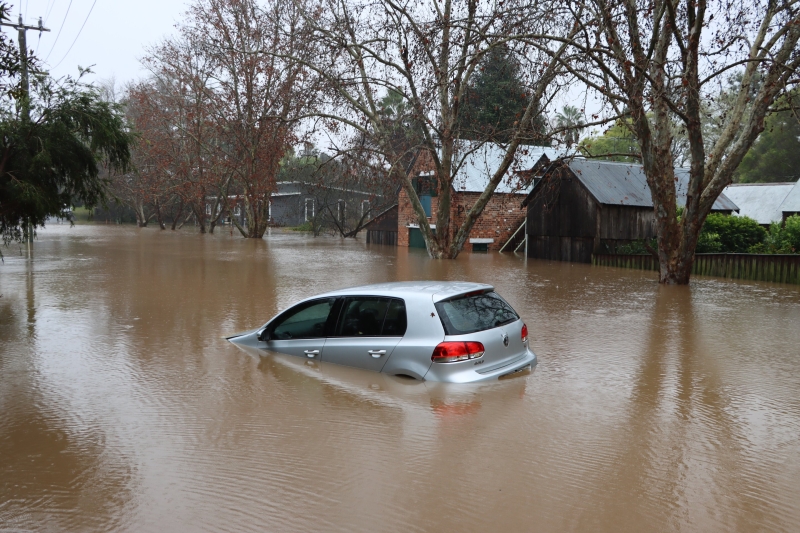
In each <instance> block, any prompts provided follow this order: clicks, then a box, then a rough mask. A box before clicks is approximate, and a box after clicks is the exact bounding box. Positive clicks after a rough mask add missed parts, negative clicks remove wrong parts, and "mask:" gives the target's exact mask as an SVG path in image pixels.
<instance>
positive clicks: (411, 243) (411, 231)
mask: <svg viewBox="0 0 800 533" xmlns="http://www.w3.org/2000/svg"><path fill="white" fill-rule="evenodd" d="M432 231H433V234H434V235H436V229H435V228H432ZM408 247H409V248H423V249H425V248H427V246H425V237H423V236H422V230H420V229H419V228H408Z"/></svg>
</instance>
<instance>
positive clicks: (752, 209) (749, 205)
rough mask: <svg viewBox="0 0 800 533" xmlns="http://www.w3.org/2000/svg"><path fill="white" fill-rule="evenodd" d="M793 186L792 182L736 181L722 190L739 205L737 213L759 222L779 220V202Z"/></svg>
mask: <svg viewBox="0 0 800 533" xmlns="http://www.w3.org/2000/svg"><path fill="white" fill-rule="evenodd" d="M792 187H794V183H746V184H745V183H736V184H734V185H728V186H727V187H725V190H724V191H723V192H724V193H725V196H727V197H728V198H730V199H731V200H732V201H733V202H734V203H735V204H736V205H738V206H739V215H740V216H747V217H750V218H752V219H753V220H755V221H756V222H758V223H759V224H771V223H773V222H780V221H781V219H782V218H783V215H782V213H781V209H780V207H781V203H783V201H784V200H785V199H786V195H787V194H789V191H791V190H792Z"/></svg>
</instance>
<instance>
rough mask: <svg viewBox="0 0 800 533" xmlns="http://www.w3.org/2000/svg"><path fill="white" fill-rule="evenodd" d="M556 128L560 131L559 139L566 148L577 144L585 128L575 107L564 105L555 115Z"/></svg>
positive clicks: (580, 112)
mask: <svg viewBox="0 0 800 533" xmlns="http://www.w3.org/2000/svg"><path fill="white" fill-rule="evenodd" d="M556 127H557V128H558V129H559V130H562V131H561V139H562V140H563V141H564V143H565V144H566V145H567V148H569V147H571V146H572V145H573V144H575V143H576V142H578V139H579V138H580V135H581V132H582V131H583V130H584V129H585V128H586V126H585V122H584V120H583V113H582V111H581V110H580V109H578V108H577V107H574V106H571V105H565V106H564V107H563V109H562V110H561V112H560V113H556Z"/></svg>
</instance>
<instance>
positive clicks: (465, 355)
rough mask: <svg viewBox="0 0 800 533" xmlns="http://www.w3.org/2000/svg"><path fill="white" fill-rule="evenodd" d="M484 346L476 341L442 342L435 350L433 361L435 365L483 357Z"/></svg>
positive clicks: (432, 356)
mask: <svg viewBox="0 0 800 533" xmlns="http://www.w3.org/2000/svg"><path fill="white" fill-rule="evenodd" d="M484 351H485V350H484V348H483V344H481V343H479V342H474V341H468V342H440V343H439V345H438V346H437V347H436V348H435V349H434V350H433V355H431V361H433V362H434V363H455V362H456V361H466V360H467V359H478V358H479V357H483V352H484Z"/></svg>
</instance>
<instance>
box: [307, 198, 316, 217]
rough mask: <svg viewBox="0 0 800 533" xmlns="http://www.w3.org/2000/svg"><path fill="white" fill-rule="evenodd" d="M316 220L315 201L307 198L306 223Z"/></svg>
mask: <svg viewBox="0 0 800 533" xmlns="http://www.w3.org/2000/svg"><path fill="white" fill-rule="evenodd" d="M313 218H314V199H313V198H306V222H308V221H309V220H311V219H313Z"/></svg>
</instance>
